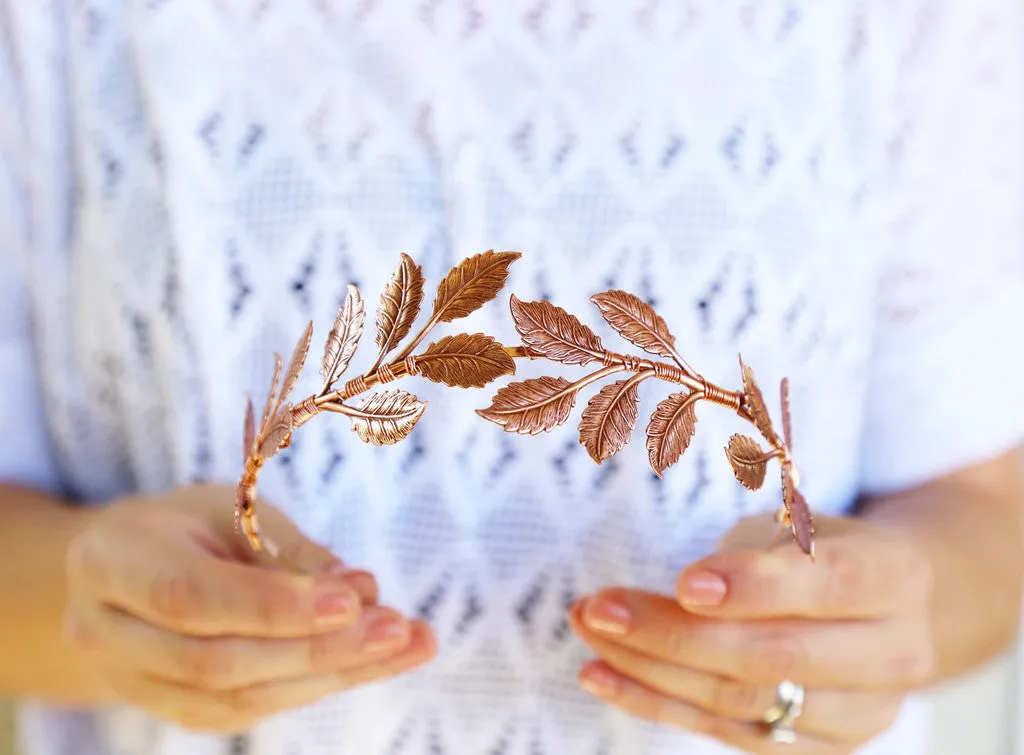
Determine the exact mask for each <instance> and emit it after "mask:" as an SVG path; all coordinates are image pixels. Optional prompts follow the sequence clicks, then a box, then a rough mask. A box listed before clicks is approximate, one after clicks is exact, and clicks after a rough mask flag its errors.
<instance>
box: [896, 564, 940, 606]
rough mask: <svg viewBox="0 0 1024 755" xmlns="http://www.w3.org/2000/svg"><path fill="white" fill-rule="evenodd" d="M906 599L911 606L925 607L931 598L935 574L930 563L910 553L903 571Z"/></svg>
mask: <svg viewBox="0 0 1024 755" xmlns="http://www.w3.org/2000/svg"><path fill="white" fill-rule="evenodd" d="M903 574H904V580H905V584H906V586H907V592H908V595H907V597H908V598H909V600H910V602H911V604H912V605H927V603H928V602H929V601H930V600H931V597H932V588H933V585H934V581H935V572H934V569H933V568H932V564H931V561H930V560H929V559H928V558H927V557H926V556H924V555H923V554H920V553H916V552H915V553H912V554H911V555H910V556H909V558H908V559H907V563H906V564H905V566H904V570H903Z"/></svg>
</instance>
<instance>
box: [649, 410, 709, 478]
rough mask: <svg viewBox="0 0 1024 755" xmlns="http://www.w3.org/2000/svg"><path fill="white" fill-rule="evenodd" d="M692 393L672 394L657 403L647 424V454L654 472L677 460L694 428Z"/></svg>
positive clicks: (659, 475) (660, 470) (657, 472)
mask: <svg viewBox="0 0 1024 755" xmlns="http://www.w3.org/2000/svg"><path fill="white" fill-rule="evenodd" d="M697 398H698V396H697V394H694V393H673V394H672V395H671V396H669V397H668V398H667V399H665V400H664V401H662V402H661V403H660V404H658V408H657V409H656V410H655V411H654V414H653V415H652V416H651V422H650V424H649V425H648V426H647V456H648V459H649V460H650V462H651V469H653V470H654V474H656V475H658V477H661V475H662V473H663V472H664V471H665V470H666V469H668V468H669V467H670V466H672V465H673V464H675V463H676V462H677V461H679V459H680V457H681V456H682V455H683V452H684V451H686V449H687V448H688V447H689V445H690V441H691V440H692V439H693V435H694V433H695V432H696V431H697V414H696V412H695V411H694V404H695V402H696V400H697Z"/></svg>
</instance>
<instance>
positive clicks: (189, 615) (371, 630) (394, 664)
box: [66, 486, 435, 732]
mask: <svg viewBox="0 0 1024 755" xmlns="http://www.w3.org/2000/svg"><path fill="white" fill-rule="evenodd" d="M233 495H234V491H233V489H230V488H222V487H215V486H197V487H189V488H182V489H179V490H176V491H174V492H172V493H170V494H169V495H167V496H164V497H160V498H156V499H151V500H138V499H131V500H125V501H122V502H118V503H114V504H111V505H110V506H107V507H105V508H103V509H99V510H97V511H96V513H95V514H93V515H91V516H92V521H91V522H90V524H89V525H88V526H87V527H86V528H85V529H84V530H83V531H82V532H81V533H80V534H79V535H78V536H77V537H76V538H75V540H74V541H73V542H72V544H71V546H70V547H69V549H68V557H67V576H68V592H69V599H68V609H67V615H66V626H67V635H68V637H69V639H70V641H71V642H73V643H74V644H75V645H76V646H77V647H79V648H82V649H83V650H86V651H87V652H88V655H89V657H90V658H91V659H93V660H94V661H95V663H96V665H97V668H99V669H100V670H101V671H102V674H103V677H104V678H105V679H106V681H107V683H108V685H109V687H110V689H111V691H112V692H113V693H114V694H115V695H116V696H118V697H119V698H120V699H122V700H124V701H125V702H127V703H129V704H132V705H135V706H137V707H140V708H142V709H144V710H147V711H149V712H150V713H152V714H153V715H155V716H157V717H159V718H161V719H164V720H167V721H172V722H175V723H178V724H180V725H183V726H185V727H187V728H190V729H195V730H202V731H216V732H234V731H241V730H244V729H246V728H248V727H249V726H250V725H252V724H253V723H255V722H256V721H258V720H260V719H262V718H265V717H267V716H270V715H272V714H275V713H277V712H280V711H283V710H286V709H290V708H294V707H297V706H301V705H305V704H309V703H312V702H315V701H316V700H318V699H320V698H322V697H324V696H326V695H329V694H331V693H335V692H338V691H340V690H345V689H348V688H351V687H354V686H356V685H360V684H365V683H368V682H372V681H376V680H379V679H384V678H387V677H391V676H396V675H398V674H402V673H404V672H407V671H409V670H411V669H413V668H415V667H417V666H419V665H421V664H423V663H425V662H426V661H428V660H429V659H430V658H431V657H432V656H433V654H434V652H435V641H434V638H433V635H432V633H431V632H430V629H429V628H428V627H427V626H426V625H425V624H423V623H422V622H418V621H410V620H408V619H406V618H405V617H403V616H401V615H400V614H399V613H398V612H397V611H394V610H392V609H390V608H386V607H383V606H380V605H377V585H376V581H375V580H374V578H373V576H372V575H371V574H369V573H367V572H364V571H358V570H350V569H347V568H346V567H345V565H344V564H342V562H341V561H340V560H339V559H337V558H336V557H335V556H334V555H333V554H331V553H330V551H328V550H327V549H325V548H323V547H321V546H320V545H317V544H316V543H314V542H312V541H310V540H309V539H308V538H306V537H305V536H304V535H303V534H302V533H301V532H300V531H299V529H298V528H297V527H296V526H295V525H294V524H293V523H292V522H290V521H289V520H288V519H287V518H286V517H285V516H284V515H283V514H281V513H280V512H279V511H277V510H275V509H273V508H272V507H271V506H269V505H267V504H266V503H263V504H261V507H260V515H261V517H262V518H263V519H264V522H265V528H266V530H267V531H268V532H270V533H272V534H273V537H274V539H275V541H276V542H277V544H278V546H279V548H280V551H281V552H280V554H279V560H277V561H274V562H271V561H270V560H269V558H268V557H267V556H266V555H257V554H255V553H253V552H252V551H251V550H250V549H249V546H248V545H247V544H246V542H245V540H244V539H243V538H241V537H239V536H238V535H236V534H235V532H234V524H233V512H232V502H233Z"/></svg>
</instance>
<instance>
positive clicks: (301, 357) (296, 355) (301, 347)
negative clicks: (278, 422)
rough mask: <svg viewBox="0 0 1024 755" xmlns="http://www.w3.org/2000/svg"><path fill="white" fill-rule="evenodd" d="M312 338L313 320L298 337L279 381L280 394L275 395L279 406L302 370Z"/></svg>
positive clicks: (286, 397)
mask: <svg viewBox="0 0 1024 755" xmlns="http://www.w3.org/2000/svg"><path fill="white" fill-rule="evenodd" d="M312 338H313V322H312V321H310V323H309V325H307V326H306V331H305V332H304V333H303V334H302V337H301V338H299V342H298V343H297V344H295V351H293V352H292V360H291V361H290V362H289V363H288V371H287V372H285V374H284V380H283V381H282V382H281V395H279V396H278V397H277V406H281V404H283V403H284V402H285V401H287V400H288V396H290V395H291V392H292V388H294V387H295V383H296V382H297V381H298V379H299V374H300V373H301V372H302V366H303V365H304V364H305V363H306V355H307V354H308V353H309V342H310V340H312Z"/></svg>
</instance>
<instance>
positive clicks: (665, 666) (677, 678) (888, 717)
mask: <svg viewBox="0 0 1024 755" xmlns="http://www.w3.org/2000/svg"><path fill="white" fill-rule="evenodd" d="M571 620H572V624H573V628H574V629H576V631H577V632H578V633H579V635H580V637H581V638H582V639H583V641H584V642H586V643H587V645H589V646H590V647H591V648H592V649H593V650H594V652H595V653H597V655H598V656H600V658H601V660H603V661H604V662H605V663H607V664H608V665H609V666H611V667H612V668H613V669H615V670H616V671H618V672H619V673H620V674H622V675H623V676H625V677H628V678H630V679H632V680H633V681H636V682H639V683H640V684H642V685H644V686H646V687H649V688H651V689H652V690H654V691H655V692H658V693H660V694H663V695H666V696H668V697H672V698H675V699H677V700H681V701H682V702H684V703H690V704H692V705H696V706H697V707H699V708H700V709H701V710H703V711H705V712H707V713H710V714H712V715H715V716H719V717H722V718H730V719H734V720H737V721H747V722H751V723H756V722H759V721H762V720H763V719H764V716H765V714H766V713H767V712H768V710H770V709H771V708H772V707H773V706H774V705H775V703H776V687H774V686H771V685H764V684H751V683H749V682H743V681H737V680H735V679H729V678H726V677H723V676H718V675H716V674H708V673H705V672H702V671H695V670H693V669H690V668H686V667H684V666H675V665H672V664H670V663H666V662H664V661H659V660H655V659H653V658H650V657H648V656H646V655H643V654H642V653H638V652H637V651H635V650H630V649H628V648H625V647H623V646H621V645H618V644H616V643H614V642H611V641H609V640H605V639H602V638H601V637H598V636H597V635H596V634H594V633H593V632H591V631H589V630H588V629H587V628H586V627H585V626H583V624H582V619H581V617H580V613H579V607H577V608H576V609H575V610H574V611H573V613H572V616H571ZM902 699H903V697H902V695H900V694H896V693H885V692H859V691H853V692H845V691H839V690H831V689H809V690H807V693H806V696H805V698H804V705H803V714H802V715H801V717H800V719H799V721H798V722H797V730H798V731H801V732H805V733H807V734H813V735H815V736H817V737H821V738H822V739H829V740H833V741H838V742H848V743H860V742H866V741H868V740H869V739H871V738H872V737H874V736H876V735H877V734H879V733H881V732H883V731H885V730H886V729H888V728H889V727H890V726H891V725H892V723H893V722H894V721H895V720H896V717H897V715H898V714H899V710H900V706H901V704H902Z"/></svg>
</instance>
